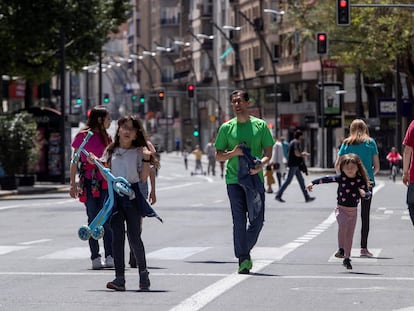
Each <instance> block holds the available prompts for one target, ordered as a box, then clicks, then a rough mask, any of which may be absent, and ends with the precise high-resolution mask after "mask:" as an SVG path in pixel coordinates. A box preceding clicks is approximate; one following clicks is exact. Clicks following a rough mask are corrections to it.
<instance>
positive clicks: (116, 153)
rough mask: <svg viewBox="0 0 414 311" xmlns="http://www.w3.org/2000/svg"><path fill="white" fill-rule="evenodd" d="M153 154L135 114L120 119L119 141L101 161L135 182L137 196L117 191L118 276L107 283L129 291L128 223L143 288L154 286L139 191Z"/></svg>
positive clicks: (114, 247) (115, 237)
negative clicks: (127, 268) (126, 247)
mask: <svg viewBox="0 0 414 311" xmlns="http://www.w3.org/2000/svg"><path fill="white" fill-rule="evenodd" d="M90 157H91V160H93V158H94V157H95V156H94V155H93V154H91V155H90ZM152 157H153V155H152V153H151V151H150V150H149V148H148V145H147V140H146V135H145V130H144V128H143V126H142V124H141V122H140V121H139V120H138V119H135V118H133V117H123V118H120V119H119V120H118V129H117V131H116V134H115V141H114V142H113V143H112V144H110V145H109V146H108V147H107V149H106V150H105V153H104V155H103V157H102V158H101V159H100V160H102V161H103V162H106V164H107V165H108V166H109V167H110V168H111V171H112V174H113V175H114V176H120V177H124V178H125V179H126V180H127V181H129V182H130V183H131V188H132V189H133V190H134V192H135V198H130V197H128V196H120V195H119V194H117V193H115V203H114V207H113V211H112V216H111V218H110V224H111V228H112V250H113V257H114V264H115V279H114V280H113V281H112V282H108V283H107V285H106V287H107V288H109V289H113V290H116V291H125V222H126V225H127V226H126V228H127V229H126V231H127V234H128V239H129V244H130V247H131V249H132V251H133V253H134V255H135V259H136V262H137V265H138V272H139V288H140V289H141V290H148V289H149V287H150V280H149V277H148V275H149V272H148V270H147V262H146V258H145V249H144V244H143V242H142V239H141V224H142V222H141V218H142V217H143V216H146V211H145V206H146V205H145V203H144V202H146V201H145V198H144V197H143V195H142V193H141V192H140V190H139V182H140V181H146V180H147V178H148V174H149V170H150V164H151V158H152Z"/></svg>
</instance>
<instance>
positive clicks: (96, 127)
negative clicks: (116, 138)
mask: <svg viewBox="0 0 414 311" xmlns="http://www.w3.org/2000/svg"><path fill="white" fill-rule="evenodd" d="M108 115H109V112H108V110H107V109H106V108H105V107H103V106H96V107H94V108H92V110H91V111H90V113H89V116H88V120H87V121H86V125H85V127H84V128H82V129H81V130H80V133H86V132H88V131H93V132H97V133H98V134H99V136H100V137H101V138H102V140H103V142H104V144H105V146H108V145H109V144H110V143H111V142H112V139H111V136H109V134H108V132H107V131H106V128H105V125H104V124H105V119H106V117H107V116H108Z"/></svg>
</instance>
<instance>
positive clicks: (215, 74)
mask: <svg viewBox="0 0 414 311" xmlns="http://www.w3.org/2000/svg"><path fill="white" fill-rule="evenodd" d="M188 32H189V33H190V34H191V36H192V37H193V38H194V39H195V40H196V41H197V42H198V43H199V44H200V45H201V44H202V42H201V40H200V38H202V39H205V40H213V39H214V36H213V35H210V36H209V35H206V34H194V33H193V32H192V31H191V30H188ZM206 54H207V57H208V59H209V61H210V65H211V67H212V68H213V71H214V76H215V79H216V86H217V89H216V102H217V114H218V118H217V120H218V124H219V125H220V111H221V105H220V81H219V78H218V74H217V69H216V66H215V65H214V60H213V57H212V56H211V54H210V53H208V52H207V51H206Z"/></svg>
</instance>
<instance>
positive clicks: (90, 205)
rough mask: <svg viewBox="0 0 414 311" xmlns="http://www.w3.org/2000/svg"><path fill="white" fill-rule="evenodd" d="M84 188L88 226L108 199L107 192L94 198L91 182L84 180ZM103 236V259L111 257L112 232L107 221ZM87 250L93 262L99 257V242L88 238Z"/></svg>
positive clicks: (102, 192)
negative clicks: (89, 251)
mask: <svg viewBox="0 0 414 311" xmlns="http://www.w3.org/2000/svg"><path fill="white" fill-rule="evenodd" d="M85 187H86V194H87V200H86V202H85V205H86V214H87V215H88V225H89V224H90V223H91V222H92V221H93V220H94V219H95V217H96V215H98V213H99V211H100V210H101V209H102V207H103V206H104V203H105V200H106V198H107V197H108V190H106V189H105V190H102V189H101V190H100V195H99V197H97V198H94V197H93V195H92V190H91V180H90V179H86V178H85ZM103 227H104V230H105V234H104V236H103V243H104V249H105V257H108V256H112V230H111V227H110V225H109V223H108V221H107V222H106V223H105V224H104V225H103ZM89 248H90V250H91V259H92V260H94V259H95V258H97V257H101V255H100V254H99V242H98V241H97V240H95V239H94V238H92V237H91V238H89Z"/></svg>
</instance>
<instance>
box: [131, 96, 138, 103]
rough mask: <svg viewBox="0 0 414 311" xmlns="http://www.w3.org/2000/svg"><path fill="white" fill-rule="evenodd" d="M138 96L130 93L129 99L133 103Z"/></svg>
mask: <svg viewBox="0 0 414 311" xmlns="http://www.w3.org/2000/svg"><path fill="white" fill-rule="evenodd" d="M137 98H138V96H137V95H135V94H133V95H131V101H132V102H133V103H134V102H135V101H136V100H137Z"/></svg>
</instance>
